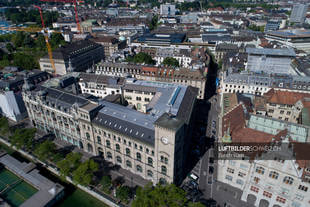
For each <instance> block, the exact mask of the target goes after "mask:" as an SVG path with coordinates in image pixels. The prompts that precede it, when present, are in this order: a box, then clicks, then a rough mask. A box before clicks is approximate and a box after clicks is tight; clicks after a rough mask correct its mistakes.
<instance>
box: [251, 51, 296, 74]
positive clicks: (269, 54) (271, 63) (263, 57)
mask: <svg viewBox="0 0 310 207" xmlns="http://www.w3.org/2000/svg"><path fill="white" fill-rule="evenodd" d="M246 52H247V53H248V62H247V66H246V69H247V70H249V71H251V72H256V73H266V74H275V73H279V74H293V75H294V74H296V72H295V71H294V70H293V69H292V67H291V62H292V59H293V58H294V57H296V54H295V52H294V50H293V49H284V48H283V49H269V48H247V49H246Z"/></svg>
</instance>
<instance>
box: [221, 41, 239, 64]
mask: <svg viewBox="0 0 310 207" xmlns="http://www.w3.org/2000/svg"><path fill="white" fill-rule="evenodd" d="M238 51H239V47H238V45H235V44H227V43H222V44H218V45H216V48H215V60H216V61H220V60H222V59H223V57H224V55H225V54H226V53H228V52H238Z"/></svg>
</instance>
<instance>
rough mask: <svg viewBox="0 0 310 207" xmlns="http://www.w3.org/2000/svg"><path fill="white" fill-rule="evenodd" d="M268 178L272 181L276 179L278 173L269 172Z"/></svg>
mask: <svg viewBox="0 0 310 207" xmlns="http://www.w3.org/2000/svg"><path fill="white" fill-rule="evenodd" d="M269 177H271V178H273V179H278V177H279V173H277V172H276V171H271V172H270V173H269Z"/></svg>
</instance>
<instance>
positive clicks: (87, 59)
mask: <svg viewBox="0 0 310 207" xmlns="http://www.w3.org/2000/svg"><path fill="white" fill-rule="evenodd" d="M53 59H54V63H55V67H56V74H57V75H64V74H67V73H68V72H80V71H86V70H87V69H88V68H90V67H92V66H93V65H94V64H95V63H98V62H99V61H101V60H103V59H104V47H103V46H101V45H100V44H97V43H95V42H92V41H90V40H81V41H77V42H73V43H70V44H68V45H66V46H63V47H60V48H58V49H56V50H54V51H53ZM40 68H41V70H42V71H47V72H49V73H53V72H54V71H53V68H52V64H51V62H50V59H49V56H48V55H47V56H44V57H42V58H41V59H40Z"/></svg>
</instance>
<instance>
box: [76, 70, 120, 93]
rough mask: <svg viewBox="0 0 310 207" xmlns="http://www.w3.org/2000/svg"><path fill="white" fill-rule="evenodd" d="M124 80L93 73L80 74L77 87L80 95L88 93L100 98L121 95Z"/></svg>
mask: <svg viewBox="0 0 310 207" xmlns="http://www.w3.org/2000/svg"><path fill="white" fill-rule="evenodd" d="M124 84H125V78H123V77H114V76H105V75H96V74H94V73H81V74H80V76H79V85H80V88H81V92H82V93H88V94H91V95H94V96H97V97H100V98H105V97H106V96H108V95H116V94H122V86H123V85H124Z"/></svg>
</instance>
